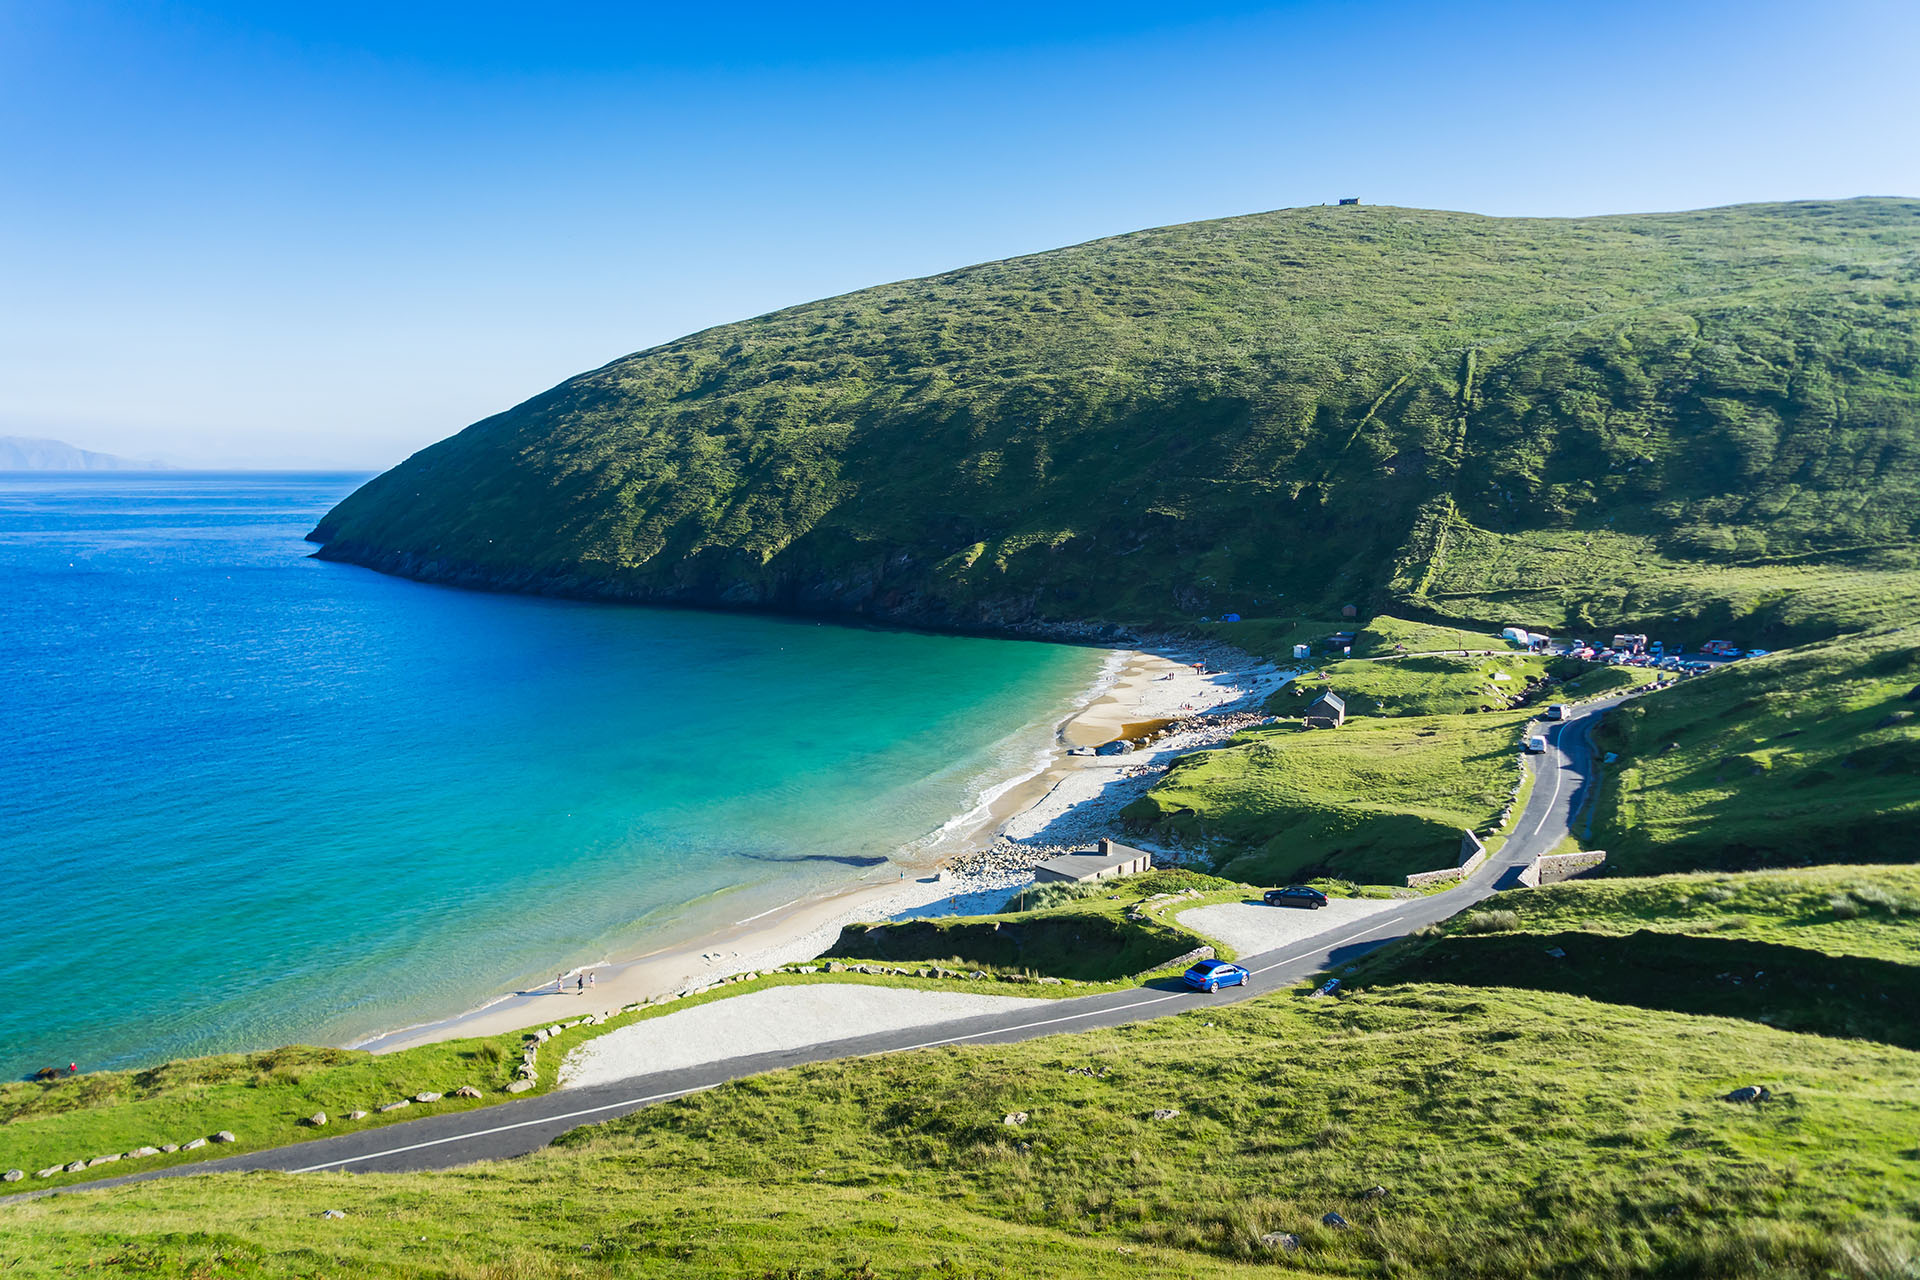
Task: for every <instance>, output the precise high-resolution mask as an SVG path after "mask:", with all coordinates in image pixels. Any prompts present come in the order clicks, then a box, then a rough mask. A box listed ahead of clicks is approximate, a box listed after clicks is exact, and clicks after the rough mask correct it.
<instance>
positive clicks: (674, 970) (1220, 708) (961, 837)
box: [346, 643, 1291, 1053]
mask: <svg viewBox="0 0 1920 1280" xmlns="http://www.w3.org/2000/svg"><path fill="white" fill-rule="evenodd" d="M1195 662H1204V663H1205V664H1206V666H1207V671H1206V672H1205V673H1204V674H1202V673H1199V672H1197V671H1195V669H1194V666H1193V665H1192V664H1193V663H1195ZM1216 667H1220V668H1225V669H1221V670H1215V669H1214V668H1216ZM1289 678H1291V673H1289V672H1284V671H1281V670H1280V669H1278V668H1276V667H1274V666H1273V665H1272V664H1270V663H1263V662H1260V661H1259V660H1257V659H1255V658H1253V657H1251V656H1250V655H1248V654H1245V653H1241V652H1239V651H1237V650H1233V649H1231V648H1228V647H1227V646H1223V645H1212V644H1204V643H1201V644H1167V645H1155V646H1154V647H1153V648H1152V649H1124V650H1121V649H1116V650H1112V651H1110V653H1109V655H1108V658H1107V660H1106V663H1105V664H1103V667H1102V670H1101V672H1100V675H1099V676H1098V677H1097V678H1096V679H1095V680H1094V682H1093V683H1092V684H1091V685H1089V686H1088V688H1087V690H1086V692H1085V694H1084V695H1083V696H1082V700H1081V701H1080V703H1079V705H1078V706H1077V707H1076V708H1075V710H1074V711H1073V712H1072V713H1071V714H1070V715H1068V716H1067V717H1066V719H1064V720H1063V721H1061V723H1060V724H1059V725H1057V726H1056V727H1055V730H1054V734H1053V741H1052V742H1051V744H1049V746H1048V748H1047V749H1046V750H1045V751H1044V752H1042V753H1040V754H1039V756H1038V758H1037V759H1036V762H1035V767H1034V768H1033V769H1032V770H1030V771H1029V772H1027V773H1024V774H1018V775H1015V776H1014V777H1012V778H1009V779H1007V780H1006V781H1004V782H1000V783H996V784H994V785H993V786H990V787H988V788H986V789H985V790H984V791H983V792H982V793H981V795H980V797H979V798H978V799H977V800H976V802H975V803H974V805H973V807H972V808H970V809H968V810H967V811H966V812H965V813H962V814H959V815H956V816H955V817H954V818H952V819H949V820H948V822H946V823H945V824H943V825H942V826H941V827H939V828H938V829H936V830H935V831H933V832H930V833H928V835H927V836H925V837H922V839H921V840H919V841H915V842H913V843H912V844H910V845H907V846H905V847H904V848H903V849H901V850H899V851H897V852H896V854H895V856H894V857H892V858H890V859H889V860H888V862H887V863H886V864H885V870H886V871H887V872H888V873H892V872H895V871H897V872H898V873H899V876H900V878H899V879H898V880H897V881H895V880H879V881H872V882H869V883H864V884H862V883H853V884H849V885H846V886H844V887H841V888H837V889H833V890H830V891H827V892H824V893H815V894H809V895H805V896H803V897H801V898H798V899H795V900H794V901H792V902H788V903H784V904H782V905H780V906H776V907H772V908H769V909H767V910H764V911H761V912H758V913H756V914H754V915H751V916H748V917H746V918H744V919H741V920H737V921H734V922H733V923H731V924H728V925H723V926H720V927H719V928H717V929H713V928H709V929H708V930H707V931H706V932H705V933H703V934H701V935H699V936H698V937H695V938H690V939H675V940H671V941H667V942H664V943H662V945H660V946H658V947H655V948H653V949H651V950H646V951H640V952H637V953H633V954H628V955H624V956H618V957H615V958H613V959H611V960H609V961H607V962H605V963H602V964H596V965H587V966H581V967H578V968H575V969H570V970H568V971H567V972H566V979H567V983H568V985H567V986H566V987H565V988H563V989H561V990H558V991H556V990H555V984H554V983H552V982H548V983H545V984H543V985H541V986H539V987H535V988H531V989H527V990H521V991H514V992H506V993H503V994H501V995H500V996H497V997H495V998H494V999H493V1000H490V1001H488V1002H486V1003H485V1004H482V1005H480V1006H479V1007H477V1008H474V1009H470V1010H467V1011H465V1012H463V1013H458V1014H455V1015H453V1016H451V1017H447V1018H441V1019H435V1020H432V1021H428V1022H421V1023H415V1024H413V1025H411V1026H407V1027H400V1028H395V1029H392V1030H388V1031H383V1032H380V1033H378V1034H376V1035H372V1036H367V1037H364V1038H362V1039H360V1040H357V1041H355V1042H354V1043H352V1044H350V1045H348V1046H346V1047H348V1048H353V1049H365V1050H368V1051H370V1052H373V1053H390V1052H393V1051H395V1050H398V1049H409V1048H414V1047H417V1046H419V1045H424V1044H432V1043H437V1042H439V1041H443V1040H451V1039H459V1038H465V1037H470V1036H488V1035H498V1034H501V1033H504V1032H510V1031H518V1030H521V1029H523V1028H525V1027H530V1026H534V1025H536V1024H539V1023H541V1022H543V1021H553V1020H555V1019H558V1018H562V1017H567V1018H571V1017H577V1016H579V1015H581V1014H583V1013H587V1014H604V1013H611V1012H614V1011H617V1010H619V1009H621V1008H622V1007H624V1006H626V1005H630V1004H637V1003H640V1002H643V1001H646V1000H649V999H652V998H653V997H655V996H660V995H666V994H670V993H673V992H683V991H686V990H690V989H691V988H693V987H697V986H705V985H707V984H708V983H710V982H712V981H713V980H714V979H716V978H721V977H726V976H730V975H732V974H737V973H745V972H750V971H755V970H762V969H769V968H774V967H776V966H778V965H780V964H786V963H792V962H796V961H803V960H809V959H812V958H814V957H815V956H817V955H819V954H820V952H822V951H824V950H826V949H827V948H828V947H830V946H832V945H833V943H834V941H835V940H836V939H837V938H838V937H839V935H840V930H841V929H842V927H844V926H845V925H849V924H854V923H860V922H867V921H873V920H887V919H910V918H913V917H916V916H928V915H955V914H980V913H983V912H987V911H992V910H994V909H995V908H997V907H998V906H999V905H1000V904H1001V903H1002V902H1004V901H1005V900H1006V899H1007V898H1008V897H1009V896H1011V895H1012V893H1013V892H1014V891H1015V890H1016V889H1018V888H1019V887H1020V886H1021V885H1023V884H1026V883H1028V882H1029V881H1030V880H1031V879H1032V870H1031V869H1032V867H1033V865H1034V864H1036V863H1039V862H1043V861H1045V860H1046V859H1047V858H1050V857H1052V856H1054V854H1055V853H1058V852H1060V851H1062V850H1063V849H1065V848H1068V847H1073V846H1075V845H1081V844H1087V843H1091V842H1092V841H1093V840H1094V839H1097V838H1098V836H1099V835H1112V834H1118V828H1117V825H1116V824H1115V816H1116V815H1117V814H1118V812H1119V810H1120V809H1121V808H1122V807H1124V806H1125V805H1126V804H1127V803H1128V802H1130V801H1131V800H1132V799H1133V798H1134V796H1135V795H1137V794H1140V793H1142V792H1144V791H1145V790H1146V789H1147V787H1149V786H1151V785H1152V781H1153V778H1154V777H1156V776H1157V775H1158V774H1159V773H1160V772H1163V771H1164V770H1165V767H1166V761H1167V760H1169V759H1170V758H1171V757H1172V756H1173V755H1176V754H1179V753H1181V752H1184V751H1191V750H1194V749H1196V748H1197V747H1201V746H1206V745H1210V743H1211V742H1212V741H1218V740H1224V739H1225V738H1226V737H1229V736H1231V734H1232V733H1233V732H1237V731H1238V729H1239V728H1241V727H1244V725H1243V724H1241V723H1240V722H1241V721H1242V720H1246V721H1254V720H1258V719H1259V718H1261V717H1260V716H1259V715H1255V714H1253V712H1254V711H1256V710H1257V709H1258V707H1259V705H1260V704H1261V703H1263V702H1264V701H1265V699H1266V697H1267V696H1268V695H1269V694H1270V693H1271V692H1272V691H1273V690H1275V689H1277V688H1279V687H1281V685H1283V684H1285V682H1286V680H1287V679H1289ZM1221 712H1228V713H1230V714H1229V715H1228V717H1227V719H1228V721H1230V722H1231V723H1230V724H1229V723H1222V722H1220V721H1206V722H1202V723H1201V724H1200V725H1197V726H1194V727H1191V728H1185V729H1183V730H1181V731H1178V732H1175V733H1173V734H1171V735H1169V736H1166V737H1164V738H1163V739H1161V740H1160V741H1157V742H1155V743H1154V744H1153V745H1152V746H1151V747H1147V748H1142V749H1139V750H1136V751H1133V752H1131V753H1129V754H1125V755H1114V756H1093V755H1084V754H1082V755H1076V754H1073V752H1074V751H1075V750H1076V749H1077V750H1082V751H1084V750H1087V749H1089V748H1091V747H1094V746H1097V745H1099V744H1101V743H1105V742H1109V741H1112V740H1113V739H1115V738H1117V737H1119V736H1121V735H1122V733H1123V732H1125V731H1127V730H1128V729H1129V727H1133V728H1135V729H1136V730H1137V728H1138V726H1141V725H1154V724H1156V723H1157V722H1168V721H1174V720H1179V719H1181V718H1183V717H1189V716H1204V715H1218V714H1219V713H1221ZM1123 784H1126V785H1123ZM1154 851H1155V852H1157V853H1162V854H1166V853H1169V852H1170V851H1168V850H1164V849H1156V850H1154ZM582 973H588V974H591V975H592V978H593V983H594V985H592V986H590V987H588V988H587V989H586V990H585V991H582V992H576V991H575V990H574V988H573V986H572V982H573V980H574V979H575V978H576V977H577V976H579V975H580V974H582Z"/></svg>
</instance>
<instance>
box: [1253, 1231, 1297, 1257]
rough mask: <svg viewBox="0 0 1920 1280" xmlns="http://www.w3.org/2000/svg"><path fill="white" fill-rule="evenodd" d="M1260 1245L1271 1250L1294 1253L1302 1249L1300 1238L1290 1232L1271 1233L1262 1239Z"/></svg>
mask: <svg viewBox="0 0 1920 1280" xmlns="http://www.w3.org/2000/svg"><path fill="white" fill-rule="evenodd" d="M1260 1243H1261V1244H1263V1245H1265V1246H1267V1248H1269V1249H1285V1250H1286V1251H1287V1252H1288V1253H1292V1252H1293V1251H1294V1250H1295V1249H1298V1248H1299V1247H1300V1237H1299V1236H1296V1235H1294V1234H1293V1233H1291V1232H1288V1231H1269V1232H1267V1234H1265V1235H1263V1236H1261V1237H1260Z"/></svg>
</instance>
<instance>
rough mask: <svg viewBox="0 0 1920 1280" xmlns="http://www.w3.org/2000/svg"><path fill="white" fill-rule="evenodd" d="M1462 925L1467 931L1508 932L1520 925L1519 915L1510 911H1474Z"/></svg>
mask: <svg viewBox="0 0 1920 1280" xmlns="http://www.w3.org/2000/svg"><path fill="white" fill-rule="evenodd" d="M1462 927H1463V928H1464V929H1465V931H1466V932H1468V933H1510V932H1512V931H1513V930H1515V929H1518V928H1519V927H1520V917H1519V915H1518V914H1516V913H1515V912H1512V911H1476V912H1474V913H1473V914H1472V915H1470V916H1468V917H1467V922H1466V924H1465V925H1463V926H1462Z"/></svg>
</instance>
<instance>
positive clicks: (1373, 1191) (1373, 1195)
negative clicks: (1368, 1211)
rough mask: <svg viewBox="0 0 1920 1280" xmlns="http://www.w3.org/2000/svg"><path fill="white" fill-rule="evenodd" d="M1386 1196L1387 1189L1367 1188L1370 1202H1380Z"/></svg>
mask: <svg viewBox="0 0 1920 1280" xmlns="http://www.w3.org/2000/svg"><path fill="white" fill-rule="evenodd" d="M1386 1194H1387V1189H1386V1188H1385V1187H1368V1188H1367V1199H1369V1200H1378V1199H1380V1198H1381V1197H1382V1196H1384V1195H1386Z"/></svg>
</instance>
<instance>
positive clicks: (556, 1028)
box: [547, 1023, 566, 1039]
mask: <svg viewBox="0 0 1920 1280" xmlns="http://www.w3.org/2000/svg"><path fill="white" fill-rule="evenodd" d="M565 1030H566V1028H565V1027H563V1026H561V1025H560V1024H559V1023H555V1024H554V1025H553V1026H551V1027H548V1028H547V1038H548V1039H552V1038H553V1037H554V1036H557V1035H559V1034H560V1033H561V1032H562V1031H565Z"/></svg>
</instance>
